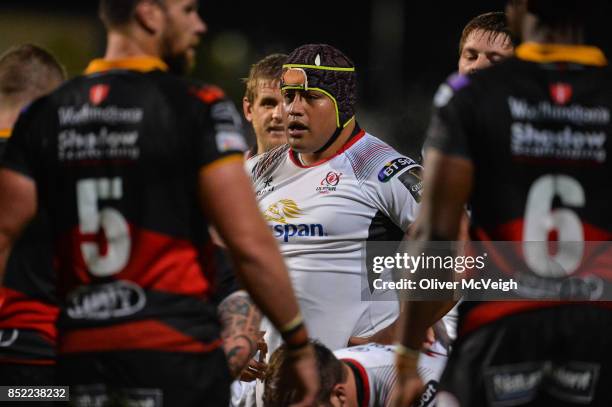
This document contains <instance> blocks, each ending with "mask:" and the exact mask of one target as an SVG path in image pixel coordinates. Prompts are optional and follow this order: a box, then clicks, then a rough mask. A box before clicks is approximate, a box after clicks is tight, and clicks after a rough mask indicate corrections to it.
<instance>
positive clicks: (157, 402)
mask: <svg viewBox="0 0 612 407" xmlns="http://www.w3.org/2000/svg"><path fill="white" fill-rule="evenodd" d="M70 391H71V393H72V394H71V396H72V400H71V401H72V403H73V405H74V406H75V407H104V406H108V405H120V406H130V407H162V406H163V404H164V403H163V391H162V390H161V389H135V388H113V389H108V388H107V387H106V386H105V385H104V384H93V385H80V386H71V388H70Z"/></svg>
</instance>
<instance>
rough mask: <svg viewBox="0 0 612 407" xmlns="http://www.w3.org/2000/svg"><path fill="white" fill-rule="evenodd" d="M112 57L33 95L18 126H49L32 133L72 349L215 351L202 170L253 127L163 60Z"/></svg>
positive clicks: (63, 323) (216, 93) (32, 162)
mask: <svg viewBox="0 0 612 407" xmlns="http://www.w3.org/2000/svg"><path fill="white" fill-rule="evenodd" d="M103 62H104V61H102V66H101V67H96V65H95V62H94V63H93V64H92V65H91V66H90V68H92V67H93V69H90V72H89V74H88V75H86V76H83V77H79V78H76V79H74V80H72V81H70V82H69V83H67V84H66V85H64V86H63V87H62V88H60V90H59V91H57V92H55V93H54V94H52V95H51V96H50V97H48V98H46V99H44V100H43V101H41V102H38V103H37V104H35V105H34V106H32V108H31V109H30V112H28V113H27V114H26V117H25V120H22V123H21V127H22V128H21V129H17V130H16V132H22V133H29V134H37V135H40V134H42V137H37V138H36V139H34V137H21V139H20V142H24V143H26V144H27V145H28V148H27V149H24V151H28V155H29V156H28V157H27V158H25V160H26V161H29V167H30V172H31V173H32V175H33V176H34V177H35V178H36V180H37V183H38V185H39V191H40V198H41V202H42V205H44V206H46V207H47V208H48V209H49V212H50V214H51V216H52V219H53V225H52V230H53V238H54V244H55V249H56V266H57V270H58V277H59V289H60V295H61V296H62V297H63V299H64V300H65V304H66V305H65V307H64V309H63V310H62V313H61V315H60V325H59V326H60V330H61V331H60V332H61V333H60V335H61V338H60V352H63V353H72V352H90V351H104V350H122V349H123V350H127V349H149V350H164V351H196V352H198V351H200V352H203V351H206V350H207V349H211V348H214V347H216V346H218V342H219V340H218V323H217V321H216V312H215V309H214V307H213V306H212V305H211V304H209V303H208V301H207V299H208V298H209V296H210V294H211V279H212V278H213V277H214V271H215V266H214V260H213V259H214V256H213V252H214V248H213V245H212V243H211V242H210V239H209V236H208V233H207V226H208V225H207V221H206V219H205V218H204V216H203V215H202V213H201V209H200V206H199V203H198V197H197V176H198V173H199V169H200V168H201V167H202V166H205V165H207V164H210V163H212V162H213V161H216V160H218V159H221V158H222V157H223V156H224V155H225V154H229V153H231V152H232V146H233V145H232V143H231V140H232V138H235V137H241V135H240V133H239V132H237V130H236V123H235V119H234V117H235V114H234V110H232V109H233V107H232V106H231V104H227V102H226V101H225V100H224V96H223V93H222V92H221V91H220V90H219V89H217V88H214V87H202V86H196V85H192V84H189V83H187V82H185V81H183V80H180V79H178V78H175V77H173V76H171V75H169V74H166V73H164V72H161V71H160V70H158V69H156V68H157V67H156V66H155V63H156V61H155V60H153V62H151V61H145V62H144V64H141V65H142V66H130V67H128V69H110V70H108V69H106V68H105V67H104V66H103V65H104V64H103ZM98 65H100V62H99V63H98ZM147 65H151V66H147ZM31 118H35V120H32V119H31ZM25 127H27V128H25ZM221 132H225V136H224V137H225V138H222V139H221V140H220V138H219V137H218V136H219V134H220V133H221ZM215 136H217V137H216V138H215ZM224 140H225V144H224ZM228 140H229V144H228V143H227V141H228ZM234 145H235V144H234Z"/></svg>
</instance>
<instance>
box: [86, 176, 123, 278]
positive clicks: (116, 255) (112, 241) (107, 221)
mask: <svg viewBox="0 0 612 407" xmlns="http://www.w3.org/2000/svg"><path fill="white" fill-rule="evenodd" d="M76 188H77V207H78V212H79V230H80V232H81V234H82V235H83V238H84V239H85V240H89V241H85V242H83V243H81V254H82V255H83V260H84V261H85V264H86V265H87V267H88V268H89V271H90V272H91V274H93V275H94V276H96V277H108V276H112V275H113V274H117V273H119V272H120V271H121V270H122V269H123V268H124V267H125V266H126V264H127V262H128V260H129V258H130V250H131V240H130V230H129V226H128V223H127V222H126V220H125V218H124V217H123V215H121V213H120V212H119V211H118V210H116V209H114V208H110V207H105V208H102V209H101V210H100V208H98V201H99V200H117V199H121V197H122V195H123V182H122V180H121V178H119V177H116V178H112V179H111V178H97V179H93V178H90V179H83V180H80V181H78V182H77V186H76ZM100 233H102V234H103V237H104V238H103V239H98V237H100Z"/></svg>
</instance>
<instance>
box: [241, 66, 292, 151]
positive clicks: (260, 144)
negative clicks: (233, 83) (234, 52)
mask: <svg viewBox="0 0 612 407" xmlns="http://www.w3.org/2000/svg"><path fill="white" fill-rule="evenodd" d="M286 59H287V55H285V54H271V55H268V56H266V57H265V58H262V59H261V60H259V61H257V62H256V63H254V64H253V65H252V66H251V69H250V70H249V76H248V77H247V78H245V79H244V84H245V85H246V86H245V88H246V89H245V93H244V97H243V98H242V111H243V113H244V118H245V119H246V121H248V122H249V123H251V126H252V127H253V133H254V134H255V145H254V146H253V147H252V148H251V149H250V150H249V151H248V152H247V156H246V158H250V157H253V156H255V155H258V154H262V153H265V152H266V151H270V150H272V149H273V148H275V147H278V146H281V145H284V144H287V113H286V112H285V106H284V104H283V96H282V95H281V92H280V76H281V72H282V69H283V63H284V62H285V60H286Z"/></svg>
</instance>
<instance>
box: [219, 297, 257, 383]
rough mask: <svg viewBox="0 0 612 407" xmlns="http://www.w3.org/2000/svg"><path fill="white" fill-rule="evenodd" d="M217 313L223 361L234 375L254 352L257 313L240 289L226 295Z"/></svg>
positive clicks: (242, 367)
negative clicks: (223, 351)
mask: <svg viewBox="0 0 612 407" xmlns="http://www.w3.org/2000/svg"><path fill="white" fill-rule="evenodd" d="M217 312H218V314H219V319H220V320H221V339H223V349H224V350H225V355H226V357H227V363H228V366H229V369H230V372H231V373H232V376H233V377H238V376H239V375H240V372H241V371H242V370H243V369H244V368H245V367H246V365H247V364H248V363H249V360H250V359H251V358H252V357H253V355H254V354H255V352H256V351H257V341H258V339H259V325H260V323H261V313H260V312H259V310H258V309H257V307H256V306H255V304H254V303H253V301H252V300H251V298H250V297H249V295H248V294H247V293H246V292H244V291H238V292H235V293H233V294H232V295H230V296H228V297H227V298H226V299H225V300H223V301H222V302H221V304H219V307H218V311H217Z"/></svg>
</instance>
